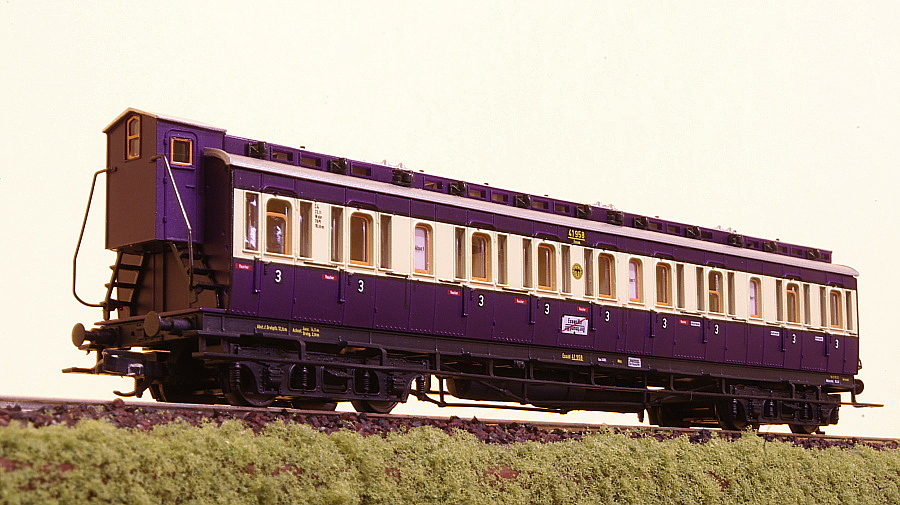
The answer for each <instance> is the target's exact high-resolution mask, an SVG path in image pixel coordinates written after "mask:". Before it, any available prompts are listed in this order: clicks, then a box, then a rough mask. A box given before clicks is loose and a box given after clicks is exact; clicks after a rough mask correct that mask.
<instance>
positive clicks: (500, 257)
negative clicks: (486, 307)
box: [497, 235, 509, 284]
mask: <svg viewBox="0 0 900 505" xmlns="http://www.w3.org/2000/svg"><path fill="white" fill-rule="evenodd" d="M506 242H507V236H506V235H497V282H499V283H500V284H509V278H508V276H507V274H508V272H507V270H508V269H509V258H508V255H509V253H508V252H507V244H506Z"/></svg>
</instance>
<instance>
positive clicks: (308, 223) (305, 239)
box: [297, 202, 312, 258]
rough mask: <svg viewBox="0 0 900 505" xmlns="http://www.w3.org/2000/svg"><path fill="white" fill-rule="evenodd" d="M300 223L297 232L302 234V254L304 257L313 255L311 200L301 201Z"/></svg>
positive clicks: (298, 213)
mask: <svg viewBox="0 0 900 505" xmlns="http://www.w3.org/2000/svg"><path fill="white" fill-rule="evenodd" d="M297 215H298V217H299V223H298V226H297V232H298V233H299V234H300V251H299V253H300V256H303V257H304V258H310V257H312V243H311V242H310V241H311V240H312V239H311V237H312V204H311V203H309V202H300V209H299V211H298V212H297Z"/></svg>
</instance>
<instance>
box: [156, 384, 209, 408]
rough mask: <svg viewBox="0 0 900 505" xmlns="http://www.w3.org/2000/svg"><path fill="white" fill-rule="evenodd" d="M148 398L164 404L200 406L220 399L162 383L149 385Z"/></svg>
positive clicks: (181, 386) (180, 386) (179, 386)
mask: <svg viewBox="0 0 900 505" xmlns="http://www.w3.org/2000/svg"><path fill="white" fill-rule="evenodd" d="M150 396H152V397H153V399H154V400H156V401H158V402H166V403H199V404H202V405H212V404H215V403H219V402H220V401H221V399H219V398H218V397H216V396H215V395H204V394H198V393H196V392H195V391H194V389H193V388H187V387H185V386H183V385H176V384H163V383H157V384H151V385H150Z"/></svg>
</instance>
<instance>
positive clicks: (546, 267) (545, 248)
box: [537, 243, 557, 291]
mask: <svg viewBox="0 0 900 505" xmlns="http://www.w3.org/2000/svg"><path fill="white" fill-rule="evenodd" d="M544 252H546V253H547V254H546V255H545V254H543V253H544ZM545 280H547V281H549V282H548V283H546V284H545V283H544V281H545ZM556 281H557V275H556V247H554V246H553V244H548V243H540V244H538V246H537V287H538V289H542V290H544V291H556Z"/></svg>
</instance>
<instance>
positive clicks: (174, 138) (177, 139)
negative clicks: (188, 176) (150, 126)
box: [169, 136, 194, 167]
mask: <svg viewBox="0 0 900 505" xmlns="http://www.w3.org/2000/svg"><path fill="white" fill-rule="evenodd" d="M176 142H184V143H186V144H187V155H188V159H187V161H178V160H176V159H175V143H176ZM169 160H170V161H171V163H172V166H178V167H189V166H193V164H194V139H190V138H187V137H178V136H172V137H171V138H170V139H169Z"/></svg>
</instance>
